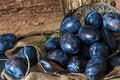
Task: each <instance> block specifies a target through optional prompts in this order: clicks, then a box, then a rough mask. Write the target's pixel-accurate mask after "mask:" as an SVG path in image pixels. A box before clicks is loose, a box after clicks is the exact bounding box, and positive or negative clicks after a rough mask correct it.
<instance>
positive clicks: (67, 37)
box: [60, 33, 81, 54]
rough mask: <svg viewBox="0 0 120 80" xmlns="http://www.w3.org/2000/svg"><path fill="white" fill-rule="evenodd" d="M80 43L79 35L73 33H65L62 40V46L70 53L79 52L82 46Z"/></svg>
mask: <svg viewBox="0 0 120 80" xmlns="http://www.w3.org/2000/svg"><path fill="white" fill-rule="evenodd" d="M80 43H81V42H80V40H79V37H77V36H76V35H75V34H71V33H66V34H64V35H63V36H62V37H61V40H60V45H61V48H62V49H63V50H64V51H66V52H68V53H70V54H76V53H77V52H79V49H80V46H81V45H80Z"/></svg>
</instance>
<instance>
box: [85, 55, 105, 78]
mask: <svg viewBox="0 0 120 80" xmlns="http://www.w3.org/2000/svg"><path fill="white" fill-rule="evenodd" d="M106 70H107V62H106V60H105V59H104V58H102V57H95V58H92V59H91V60H90V61H89V62H88V63H87V65H86V69H85V74H86V76H87V77H88V79H89V80H99V79H100V80H101V78H102V77H103V76H104V74H105V73H106Z"/></svg>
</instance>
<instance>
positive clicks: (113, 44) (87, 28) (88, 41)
mask: <svg viewBox="0 0 120 80" xmlns="http://www.w3.org/2000/svg"><path fill="white" fill-rule="evenodd" d="M60 31H61V32H62V35H61V36H60V37H52V38H50V39H48V40H47V41H46V43H45V49H46V57H45V60H41V61H40V62H41V64H42V65H43V67H44V69H45V70H46V71H48V72H52V73H53V72H56V71H57V70H55V69H54V68H53V67H52V65H51V64H49V63H48V62H47V61H51V62H54V63H56V64H58V65H59V66H61V67H62V68H64V69H66V70H67V72H68V73H84V72H85V74H86V76H87V77H88V79H89V80H98V79H100V78H101V77H103V76H104V75H105V74H107V73H108V72H109V71H111V70H112V69H113V68H114V67H115V66H119V65H120V55H117V56H112V57H109V56H110V55H112V54H113V53H114V52H115V51H116V50H117V49H118V45H117V41H116V39H115V36H114V34H113V33H119V32H120V16H119V15H118V14H115V13H105V14H104V15H101V14H100V13H99V12H97V11H91V12H89V13H88V14H87V16H86V17H85V25H81V23H80V21H79V20H78V19H77V18H76V17H74V16H68V17H65V18H64V19H63V21H62V23H61V26H60Z"/></svg>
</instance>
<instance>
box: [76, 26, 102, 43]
mask: <svg viewBox="0 0 120 80" xmlns="http://www.w3.org/2000/svg"><path fill="white" fill-rule="evenodd" d="M78 36H79V38H80V39H81V40H82V41H83V42H84V43H85V44H92V43H94V42H96V41H98V40H99V38H100V33H99V31H98V30H97V29H96V28H95V27H93V26H89V25H84V26H82V27H80V29H79V31H78Z"/></svg>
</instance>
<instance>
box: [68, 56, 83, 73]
mask: <svg viewBox="0 0 120 80" xmlns="http://www.w3.org/2000/svg"><path fill="white" fill-rule="evenodd" d="M84 64H85V61H84V60H83V59H82V58H79V57H78V56H74V57H72V58H70V59H69V61H68V66H67V71H68V72H69V73H80V72H83V71H84V67H85V65H84Z"/></svg>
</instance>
